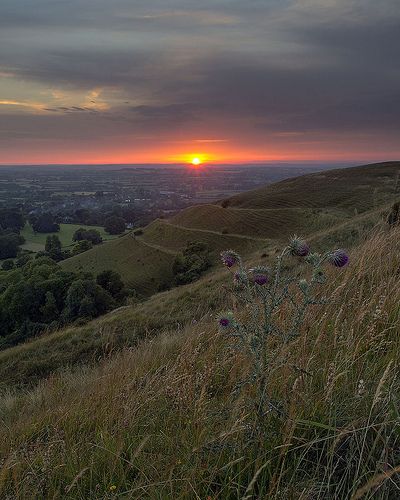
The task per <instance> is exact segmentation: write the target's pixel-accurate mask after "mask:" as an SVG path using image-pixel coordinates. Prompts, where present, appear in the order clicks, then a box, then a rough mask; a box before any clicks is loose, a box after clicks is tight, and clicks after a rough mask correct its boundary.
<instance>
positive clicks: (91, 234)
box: [72, 227, 103, 245]
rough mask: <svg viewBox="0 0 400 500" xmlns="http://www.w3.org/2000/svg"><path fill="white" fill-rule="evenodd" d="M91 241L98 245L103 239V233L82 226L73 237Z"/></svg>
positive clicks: (77, 239) (75, 239)
mask: <svg viewBox="0 0 400 500" xmlns="http://www.w3.org/2000/svg"><path fill="white" fill-rule="evenodd" d="M82 240H87V241H90V242H91V243H92V244H93V245H98V244H99V243H101V242H102V241H103V238H102V237H101V234H100V233H99V231H97V230H96V229H85V228H83V227H80V228H79V229H77V230H76V231H75V233H74V235H73V237H72V241H82Z"/></svg>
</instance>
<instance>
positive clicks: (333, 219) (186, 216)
mask: <svg viewBox="0 0 400 500" xmlns="http://www.w3.org/2000/svg"><path fill="white" fill-rule="evenodd" d="M352 215H354V214H352ZM350 217H351V216H350V214H348V213H346V212H345V211H343V210H338V209H336V208H321V209H316V208H314V209H311V208H304V207H294V208H270V209H251V208H248V209H241V208H229V207H228V208H222V207H220V206H217V205H200V206H198V207H190V208H187V209H186V210H182V212H180V213H178V214H177V215H176V216H175V217H173V218H172V219H171V223H172V224H174V225H176V226H183V227H186V228H192V229H199V230H210V231H215V232H217V233H222V232H224V233H225V232H226V233H227V234H232V235H241V236H243V235H245V236H249V237H254V238H263V239H275V240H279V241H282V240H284V239H286V238H287V237H288V236H289V235H291V234H292V233H293V232H294V231H300V232H302V234H310V233H311V232H313V231H315V230H317V229H322V228H326V227H329V226H331V225H333V224H336V223H338V222H341V221H343V219H347V218H350Z"/></svg>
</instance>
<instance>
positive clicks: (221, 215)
mask: <svg viewBox="0 0 400 500" xmlns="http://www.w3.org/2000/svg"><path fill="white" fill-rule="evenodd" d="M399 172H400V162H388V163H381V164H374V165H366V166H361V167H353V168H346V169H338V170H331V171H325V172H322V173H315V174H309V175H305V176H302V177H296V178H292V179H288V180H286V181H282V182H278V183H276V184H271V185H268V186H266V187H263V188H261V189H257V190H254V191H250V192H248V193H243V194H240V195H238V196H235V197H233V198H229V199H227V200H225V201H224V202H222V203H221V205H199V206H194V207H190V208H187V209H185V210H182V211H181V212H180V213H178V214H177V215H176V216H174V217H172V218H171V219H170V220H157V221H154V222H153V223H151V224H150V225H149V226H147V227H146V228H143V231H144V234H143V235H141V236H137V237H136V238H134V237H133V235H132V234H131V235H127V236H125V237H123V238H119V239H118V240H115V241H112V242H109V243H105V244H103V245H99V246H97V247H96V248H94V249H92V250H90V251H88V252H85V253H83V254H80V255H77V256H75V257H72V258H70V259H67V260H66V261H64V262H63V263H62V264H61V265H62V266H63V267H64V268H65V269H69V270H75V271H76V270H82V269H85V270H87V271H92V272H95V273H98V272H100V271H103V270H106V269H115V270H116V271H118V272H119V273H120V274H121V276H122V278H123V279H124V281H125V282H126V283H127V284H128V285H129V286H131V287H133V288H135V289H136V291H137V292H138V294H139V295H140V296H150V295H152V294H153V293H155V292H156V291H158V290H160V289H163V288H166V287H168V286H169V285H171V284H172V271H171V267H172V262H173V260H174V255H175V254H176V253H178V252H180V251H181V250H182V249H183V248H184V247H185V246H186V245H187V244H188V243H190V242H193V241H202V242H204V243H206V244H207V245H208V246H209V248H210V251H211V256H212V260H213V262H214V263H215V262H216V261H217V258H218V254H219V252H220V251H221V250H222V249H224V248H235V249H236V250H237V251H239V252H241V253H243V254H244V255H251V254H252V253H253V252H254V251H256V250H258V251H260V252H261V253H265V252H267V251H268V250H269V249H271V248H273V247H274V246H276V245H277V244H278V245H280V244H282V242H283V241H285V240H286V238H287V237H288V236H289V235H291V234H294V233H301V234H303V235H305V236H311V235H312V234H313V233H315V232H318V233H321V232H323V231H325V230H328V229H329V230H331V229H332V228H333V227H335V226H338V227H341V226H342V225H343V224H344V223H346V221H351V220H352V219H353V218H354V217H355V216H357V215H358V214H359V213H363V212H366V211H374V210H377V209H379V207H382V206H386V205H387V204H388V203H389V202H390V200H394V199H395V198H396V193H400V180H399ZM398 196H400V194H398Z"/></svg>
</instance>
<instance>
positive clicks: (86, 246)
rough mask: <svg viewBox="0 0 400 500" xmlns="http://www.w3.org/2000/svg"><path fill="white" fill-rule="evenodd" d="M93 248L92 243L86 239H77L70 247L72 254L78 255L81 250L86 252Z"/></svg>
mask: <svg viewBox="0 0 400 500" xmlns="http://www.w3.org/2000/svg"><path fill="white" fill-rule="evenodd" d="M91 248H93V245H92V243H91V242H90V241H88V240H81V241H78V243H77V244H76V245H74V248H73V249H72V255H78V254H80V253H83V252H87V251H88V250H90V249H91Z"/></svg>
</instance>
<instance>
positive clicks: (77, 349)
mask: <svg viewBox="0 0 400 500" xmlns="http://www.w3.org/2000/svg"><path fill="white" fill-rule="evenodd" d="M383 213H385V211H383ZM381 217H382V211H381V210H376V211H372V212H367V213H365V214H361V215H359V216H357V217H354V218H352V219H350V220H346V221H345V222H343V223H342V224H341V225H338V226H333V227H331V228H329V229H328V230H324V231H320V232H317V233H315V234H314V235H313V236H312V237H311V238H309V242H310V243H311V244H312V247H313V248H314V249H316V250H324V249H326V248H332V247H335V246H339V247H345V248H351V247H353V246H354V245H356V244H358V243H359V242H360V241H363V240H364V239H365V238H366V237H367V235H368V234H369V233H370V231H371V230H372V228H374V226H376V227H378V228H380V229H381V230H383V231H384V230H386V229H387V227H386V224H382V223H379V220H380V219H381ZM149 227H150V226H149ZM157 227H158V224H155V225H154V228H155V229H156V228H157ZM163 227H164V226H163ZM167 227H168V226H167ZM150 234H151V233H150ZM171 234H172V235H173V234H174V233H173V232H172V233H171ZM125 238H127V237H125ZM125 238H121V240H124V239H125ZM118 241H120V240H118ZM167 241H168V240H167ZM245 242H246V240H245ZM171 244H172V242H171ZM234 248H236V247H234ZM276 248H277V247H272V248H269V247H268V249H267V250H266V251H263V252H262V251H261V250H256V251H255V252H254V253H252V254H250V256H249V262H251V263H252V264H253V265H258V264H260V263H262V264H264V265H265V264H267V265H268V264H269V265H271V264H272V262H273V261H272V259H273V258H274V255H275V254H276ZM65 262H67V261H65ZM88 265H90V262H89V261H88ZM110 265H112V264H110ZM229 278H230V277H229V276H227V275H226V273H223V272H222V270H221V266H220V265H219V264H218V265H217V266H216V270H215V271H214V272H213V273H210V274H207V275H206V276H204V277H203V278H201V279H200V280H199V281H198V282H195V283H193V284H191V285H186V286H182V287H179V288H175V289H172V290H169V291H167V292H163V293H158V294H155V295H153V296H152V297H150V298H149V299H147V300H146V301H145V302H143V303H139V304H136V305H134V306H129V307H123V308H120V309H118V310H116V311H113V312H111V313H109V314H107V315H106V316H103V317H101V318H99V319H97V320H95V321H92V322H91V323H89V324H87V325H84V326H80V327H71V328H68V329H65V330H61V331H57V332H54V333H51V334H47V335H44V336H42V337H39V338H37V339H33V340H31V341H29V342H27V343H25V344H22V345H18V346H16V347H13V348H10V349H6V350H4V351H0V392H3V393H4V391H7V390H10V389H11V388H13V387H17V386H19V387H22V386H28V387H31V386H33V385H35V384H37V383H38V382H39V381H40V380H42V379H44V378H46V377H47V376H49V375H50V374H51V373H53V372H56V371H58V370H63V369H65V367H68V366H72V365H78V364H81V363H89V364H93V363H96V362H98V361H99V360H100V359H104V358H108V357H109V356H110V355H113V354H115V353H116V352H118V351H119V350H120V349H121V348H123V347H132V346H136V345H137V343H138V342H140V341H141V340H143V339H151V338H154V337H157V336H158V335H160V334H161V333H166V334H168V333H170V332H175V331H177V330H179V331H180V330H182V329H184V328H187V327H188V326H190V325H192V323H193V321H199V320H201V319H204V318H206V317H210V315H215V314H217V312H218V311H219V310H221V309H223V308H224V307H223V301H224V298H223V294H221V290H224V287H225V286H227V284H228V283H229Z"/></svg>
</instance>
